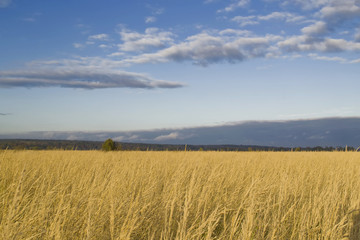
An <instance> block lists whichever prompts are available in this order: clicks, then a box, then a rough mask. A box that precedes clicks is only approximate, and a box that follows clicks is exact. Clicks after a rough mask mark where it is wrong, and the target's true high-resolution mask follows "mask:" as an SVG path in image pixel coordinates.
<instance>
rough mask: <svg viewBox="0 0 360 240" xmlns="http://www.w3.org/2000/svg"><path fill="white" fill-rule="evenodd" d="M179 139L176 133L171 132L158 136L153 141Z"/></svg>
mask: <svg viewBox="0 0 360 240" xmlns="http://www.w3.org/2000/svg"><path fill="white" fill-rule="evenodd" d="M179 137H180V135H179V133H178V132H172V133H169V134H167V135H160V136H158V137H156V138H155V139H154V140H155V141H166V140H176V139H178V138H179Z"/></svg>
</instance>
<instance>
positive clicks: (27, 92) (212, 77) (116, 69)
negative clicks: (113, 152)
mask: <svg viewBox="0 0 360 240" xmlns="http://www.w3.org/2000/svg"><path fill="white" fill-rule="evenodd" d="M359 76H360V0H284V1H280V0H181V1H180V0H171V1H168V0H167V1H165V0H153V1H144V0H131V1H120V0H103V1H100V0H86V1H85V0H76V1H69V0H63V1H54V0H46V1H45V0H32V1H25V0H0V134H7V136H10V135H11V134H19V133H25V132H36V131H67V132H71V131H138V130H150V129H166V128H174V129H176V128H178V129H180V128H189V127H209V126H219V125H223V124H229V123H234V122H235V123H236V122H243V121H252V120H256V121H278V120H281V121H284V120H285V121H286V120H296V119H318V118H329V117H359V116H360V104H359V103H360V94H359V89H360V81H359ZM9 134H10V135H9Z"/></svg>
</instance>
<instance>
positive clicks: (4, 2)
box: [0, 0, 12, 8]
mask: <svg viewBox="0 0 360 240" xmlns="http://www.w3.org/2000/svg"><path fill="white" fill-rule="evenodd" d="M11 1H12V0H0V8H5V7H7V6H9V5H10V4H11Z"/></svg>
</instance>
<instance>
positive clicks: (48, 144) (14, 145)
mask: <svg viewBox="0 0 360 240" xmlns="http://www.w3.org/2000/svg"><path fill="white" fill-rule="evenodd" d="M103 144H104V142H99V141H74V140H23V139H21V140H20V139H4V140H0V149H12V150H55V149H57V150H101V149H102V147H103ZM116 150H123V151H185V150H186V151H294V152H296V151H317V152H320V151H356V149H355V148H354V147H322V146H317V147H305V148H304V147H301V148H300V147H296V148H289V147H271V146H249V145H180V144H146V143H120V142H117V143H116Z"/></svg>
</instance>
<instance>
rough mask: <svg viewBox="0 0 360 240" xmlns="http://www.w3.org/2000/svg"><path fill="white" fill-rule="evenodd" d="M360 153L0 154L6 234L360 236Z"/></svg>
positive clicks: (1, 220) (0, 224)
mask: <svg viewBox="0 0 360 240" xmlns="http://www.w3.org/2000/svg"><path fill="white" fill-rule="evenodd" d="M359 209H360V154H359V153H355V152H342V153H340V152H334V153H304V152H300V153H289V152H287V153H267V152H250V153H224V152H111V153H104V152H98V151H85V152H82V151H2V152H0V239H6V240H7V239H121V240H123V239H226V240H228V239H229V240H230V239H360V230H359V228H360V225H359V224H360V210H359Z"/></svg>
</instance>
